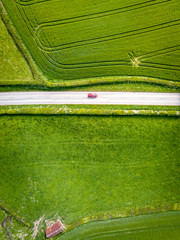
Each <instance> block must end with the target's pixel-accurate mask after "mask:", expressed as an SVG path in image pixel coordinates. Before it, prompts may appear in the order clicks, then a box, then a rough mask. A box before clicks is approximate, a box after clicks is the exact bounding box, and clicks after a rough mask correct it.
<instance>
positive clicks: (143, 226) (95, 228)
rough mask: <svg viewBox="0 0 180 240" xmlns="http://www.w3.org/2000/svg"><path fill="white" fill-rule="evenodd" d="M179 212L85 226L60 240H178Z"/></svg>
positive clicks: (93, 223) (179, 231)
mask: <svg viewBox="0 0 180 240" xmlns="http://www.w3.org/2000/svg"><path fill="white" fill-rule="evenodd" d="M179 220H180V215H179V212H166V213H157V214H149V215H144V216H143V215H142V216H136V217H130V218H123V219H122V218H121V219H112V220H107V221H98V222H92V223H88V224H85V225H83V226H80V227H78V228H75V229H74V230H72V231H70V232H68V233H66V234H64V235H63V236H61V237H59V238H58V239H59V240H63V239H65V240H74V239H79V240H82V239H84V240H85V239H88V240H92V239H93V240H94V239H99V240H118V239H121V240H129V239H133V240H152V239H154V240H156V239H158V240H169V239H173V240H178V239H179V235H180V224H179Z"/></svg>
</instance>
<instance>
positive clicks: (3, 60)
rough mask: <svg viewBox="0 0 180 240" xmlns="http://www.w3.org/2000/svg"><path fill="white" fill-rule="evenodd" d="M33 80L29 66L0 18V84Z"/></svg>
mask: <svg viewBox="0 0 180 240" xmlns="http://www.w3.org/2000/svg"><path fill="white" fill-rule="evenodd" d="M13 80H14V81H21V83H26V82H29V81H33V77H32V74H31V71H30V69H29V66H28V64H27V62H26V61H25V59H24V58H23V56H22V54H21V53H20V51H19V50H18V49H17V46H16V45H15V43H14V42H13V40H12V38H11V36H10V35H9V33H8V32H7V29H6V27H5V25H4V23H3V22H2V20H1V18H0V84H1V83H2V82H4V83H8V82H9V81H11V83H13Z"/></svg>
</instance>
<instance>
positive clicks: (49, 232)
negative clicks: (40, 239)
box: [46, 220, 64, 238]
mask: <svg viewBox="0 0 180 240" xmlns="http://www.w3.org/2000/svg"><path fill="white" fill-rule="evenodd" d="M63 230H64V227H63V224H62V222H61V221H60V220H59V221H57V222H56V223H54V224H53V225H51V226H50V227H49V228H47V229H46V237H47V238H51V237H54V236H56V235H57V234H59V233H61V232H63Z"/></svg>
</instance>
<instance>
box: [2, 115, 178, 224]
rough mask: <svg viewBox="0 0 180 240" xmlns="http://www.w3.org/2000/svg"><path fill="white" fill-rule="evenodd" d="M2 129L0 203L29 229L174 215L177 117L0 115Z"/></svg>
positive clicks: (175, 204)
mask: <svg viewBox="0 0 180 240" xmlns="http://www.w3.org/2000/svg"><path fill="white" fill-rule="evenodd" d="M0 129H1V140H0V158H1V167H0V175H1V176H2V177H1V189H0V196H1V197H0V198H1V201H2V203H3V206H5V207H6V209H7V210H9V211H10V212H11V213H13V214H14V213H15V214H17V216H21V217H23V218H25V220H26V221H28V222H30V223H31V224H33V222H34V221H36V220H38V219H39V218H40V217H44V220H45V219H48V218H51V217H53V216H54V215H58V216H61V217H62V219H63V221H65V223H66V224H72V223H73V222H76V221H77V222H76V224H75V225H74V226H77V225H79V224H81V223H83V222H85V220H82V221H81V220H80V222H78V221H79V219H82V218H86V217H88V218H91V217H92V216H95V217H94V219H104V218H109V217H111V216H116V217H117V216H127V214H128V213H129V214H131V215H134V214H142V213H145V212H148V213H150V212H153V211H162V210H168V209H169V210H177V209H179V207H178V206H179V205H178V200H179V196H180V192H179V191H180V190H179V189H180V186H179V181H178V178H179V167H178V166H179V165H178V164H179V162H178V156H179V144H180V140H179V137H178V135H177V132H179V119H178V118H173V117H102V116H99V117H98V116H97V117H94V116H91V117H90V116H89V117H87V116H81V117H80V116H1V117H0ZM4 204H5V205H4ZM143 209H147V211H144V210H143ZM118 214H120V215H118ZM71 226H73V224H72V225H71Z"/></svg>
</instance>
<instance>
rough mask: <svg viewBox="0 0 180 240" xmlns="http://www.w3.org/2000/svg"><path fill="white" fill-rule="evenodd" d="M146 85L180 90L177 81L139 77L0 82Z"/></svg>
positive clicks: (0, 83)
mask: <svg viewBox="0 0 180 240" xmlns="http://www.w3.org/2000/svg"><path fill="white" fill-rule="evenodd" d="M138 82H139V83H148V84H155V85H162V86H164V87H169V88H178V89H179V88H180V82H179V81H175V80H174V81H173V80H165V79H157V78H151V77H139V76H110V77H99V78H98V77H97V78H87V79H79V80H64V81H63V80H61V82H51V81H48V80H44V81H39V82H38V81H37V82H36V81H29V82H27V81H26V82H22V81H21V80H8V82H7V81H6V80H2V81H0V86H35V87H48V88H62V90H63V89H64V90H65V89H68V88H73V87H85V86H95V85H104V84H112V83H138Z"/></svg>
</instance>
